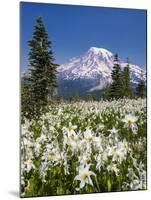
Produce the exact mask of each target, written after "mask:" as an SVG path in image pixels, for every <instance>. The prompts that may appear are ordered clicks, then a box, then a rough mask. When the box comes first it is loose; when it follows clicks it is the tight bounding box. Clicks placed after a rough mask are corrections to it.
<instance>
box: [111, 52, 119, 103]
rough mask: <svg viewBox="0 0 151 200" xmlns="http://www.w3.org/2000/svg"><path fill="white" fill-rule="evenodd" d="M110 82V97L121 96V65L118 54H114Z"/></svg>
mask: <svg viewBox="0 0 151 200" xmlns="http://www.w3.org/2000/svg"><path fill="white" fill-rule="evenodd" d="M111 76H112V83H111V86H110V98H116V99H118V98H121V97H122V79H121V66H120V64H119V59H118V54H115V56H114V66H113V69H112V73H111Z"/></svg>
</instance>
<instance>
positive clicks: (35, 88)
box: [26, 17, 58, 119]
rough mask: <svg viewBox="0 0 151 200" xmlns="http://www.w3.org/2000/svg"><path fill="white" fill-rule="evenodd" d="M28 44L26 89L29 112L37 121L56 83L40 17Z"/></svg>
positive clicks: (52, 61) (50, 51)
mask: <svg viewBox="0 0 151 200" xmlns="http://www.w3.org/2000/svg"><path fill="white" fill-rule="evenodd" d="M28 44H29V46H30V52H29V71H30V73H29V77H28V80H27V81H28V84H29V85H30V89H28V91H29V92H28V93H29V99H30V109H29V112H30V113H31V115H32V116H33V117H34V118H37V119H38V118H39V117H40V116H41V114H43V113H44V112H46V110H47V105H48V101H49V100H50V98H52V96H53V91H54V88H55V87H56V83H57V81H56V67H57V66H58V65H57V64H55V63H54V57H53V52H52V50H51V41H50V40H49V38H48V33H47V31H46V28H45V26H44V23H43V20H42V17H38V19H37V23H36V25H35V27H34V32H33V36H32V39H31V40H30V41H29V42H28ZM28 87H29V86H28ZM26 93H27V92H26Z"/></svg>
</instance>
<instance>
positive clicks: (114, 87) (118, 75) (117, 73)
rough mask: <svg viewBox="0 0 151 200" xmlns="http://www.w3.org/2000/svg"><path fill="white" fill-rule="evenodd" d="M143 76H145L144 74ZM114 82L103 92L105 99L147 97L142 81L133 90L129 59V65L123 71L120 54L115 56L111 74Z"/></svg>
mask: <svg viewBox="0 0 151 200" xmlns="http://www.w3.org/2000/svg"><path fill="white" fill-rule="evenodd" d="M142 76H143V74H142ZM111 77H112V82H111V84H110V85H107V86H106V87H105V88H104V89H103V91H102V97H103V99H119V98H125V97H126V98H134V97H141V98H143V97H145V90H146V86H145V82H144V80H143V77H142V79H141V80H140V81H139V83H138V84H137V86H136V87H135V88H132V86H133V85H132V83H131V74H130V66H129V61H128V58H127V65H126V66H125V67H124V69H123V70H122V68H121V65H120V62H119V58H118V54H115V56H114V66H113V69H112V73H111Z"/></svg>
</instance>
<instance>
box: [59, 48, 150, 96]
mask: <svg viewBox="0 0 151 200" xmlns="http://www.w3.org/2000/svg"><path fill="white" fill-rule="evenodd" d="M113 64H114V55H113V53H112V52H110V51H108V50H106V49H103V48H96V47H91V48H90V49H89V50H88V51H87V52H85V53H84V54H83V55H81V56H79V57H74V58H71V59H70V60H69V62H67V63H65V64H62V65H60V66H59V67H58V74H59V80H60V82H61V83H63V86H64V87H66V88H68V87H70V86H71V85H75V84H74V83H76V85H75V86H76V87H77V84H78V83H79V84H81V86H80V87H83V86H84V87H85V89H86V90H87V92H92V91H96V90H101V89H103V87H105V86H106V85H107V84H108V83H111V80H112V79H111V72H112V67H113ZM120 64H121V67H122V68H124V67H125V66H126V65H127V63H124V62H122V61H120ZM129 66H130V72H131V82H132V83H134V84H137V83H138V81H139V80H140V79H143V80H146V78H145V77H146V76H145V71H144V70H143V69H141V68H140V67H139V66H137V65H134V64H129ZM73 82H74V83H73ZM66 83H67V85H68V86H66Z"/></svg>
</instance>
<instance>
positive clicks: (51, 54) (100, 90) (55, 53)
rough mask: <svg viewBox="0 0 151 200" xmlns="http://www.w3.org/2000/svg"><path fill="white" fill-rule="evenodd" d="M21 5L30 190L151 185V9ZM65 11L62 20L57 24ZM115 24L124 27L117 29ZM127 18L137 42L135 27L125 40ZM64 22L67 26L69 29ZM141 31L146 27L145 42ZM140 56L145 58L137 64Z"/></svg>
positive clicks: (24, 184) (24, 167) (23, 145)
mask: <svg viewBox="0 0 151 200" xmlns="http://www.w3.org/2000/svg"><path fill="white" fill-rule="evenodd" d="M20 6H21V12H22V18H21V22H22V25H21V34H23V35H21V36H22V40H21V43H22V49H21V53H22V57H23V58H22V57H21V64H22V65H24V66H21V133H20V161H21V162H20V164H21V166H20V167H21V173H20V176H21V178H20V179H21V181H20V183H21V186H20V196H21V197H38V196H54V195H73V194H87V193H103V192H119V191H121V192H122V191H134V190H146V189H147V102H146V98H147V80H146V68H145V67H146V64H145V63H146V60H145V59H146V53H145V52H144V51H143V50H142V49H143V48H144V47H146V43H145V42H144V40H143V39H144V35H145V34H146V33H145V31H146V29H145V28H144V27H145V25H144V24H145V22H146V21H143V19H145V20H146V18H145V17H146V12H145V10H133V9H131V10H129V9H115V8H99V7H98V8H95V7H94V8H93V7H87V6H86V7H85V6H68V5H57V4H55V5H53V4H42V3H40V4H39V3H25V2H22V3H21V5H20ZM41 8H42V9H41ZM30 9H31V10H33V13H31V14H29V15H28V13H29V11H30ZM34 9H35V10H34ZM101 12H102V13H103V14H102V15H101ZM127 12H128V13H129V15H126V14H125V13H127ZM58 13H60V16H61V20H62V24H61V22H60V24H58V23H57V17H58V18H59V15H58ZM104 13H105V14H104ZM113 13H114V15H115V18H116V20H117V21H114V17H113ZM116 14H117V17H116ZM49 15H50V16H49ZM139 15H140V16H139ZM70 16H71V18H70ZM98 16H108V17H107V18H106V19H104V18H101V17H100V18H98ZM120 16H121V17H120ZM89 17H90V18H91V19H93V23H92V24H91V19H89ZM112 17H113V19H112ZM127 17H128V19H127ZM139 17H140V24H138V25H137V24H136V23H135V18H136V20H138V18H139ZM48 18H49V20H48ZM50 19H51V20H50ZM79 19H81V21H80V20H79ZM96 19H97V20H98V21H97V22H98V23H95V20H96ZM55 20H56V21H55ZM59 20H60V18H59ZM74 20H75V21H74ZM89 20H90V22H89ZM99 20H102V21H103V20H104V21H103V22H100V23H102V24H103V23H105V22H106V24H105V25H104V27H101V28H98V26H99ZM111 20H113V21H114V22H115V24H116V23H117V26H116V25H115V26H116V28H117V27H118V28H119V29H118V30H117V29H116V28H114V27H112V26H111V29H109V28H107V24H108V23H110V21H111ZM120 20H121V21H120ZM122 20H123V21H124V20H125V21H124V22H123V21H122ZM73 22H74V23H75V24H74V23H73ZM83 22H84V23H83ZM86 22H87V23H86ZM66 23H67V24H68V27H65V25H64V24H66ZM82 23H83V25H82ZM112 23H113V22H112ZM133 23H134V25H135V26H136V27H134V29H133ZM141 23H142V25H141ZM123 24H124V26H126V27H129V29H132V30H127V32H128V31H131V32H130V34H131V36H132V35H133V34H134V38H133V37H132V40H131V39H130V38H129V37H131V36H129V34H128V33H127V34H126V33H125V34H124V33H123V35H124V37H125V38H124V40H125V41H124V40H123V38H122V31H123V29H122V27H123ZM70 25H71V27H70ZM73 25H74V26H75V27H76V28H77V29H76V28H75V29H74V28H73ZM58 26H60V29H61V28H62V27H64V29H62V32H59V34H58V30H60V29H59V28H58ZM102 26H103V25H102ZM25 27H26V29H27V27H28V29H27V30H26V29H25ZM29 27H30V28H29ZM92 27H93V28H94V27H95V28H96V29H95V28H94V30H93V29H92ZM142 27H143V28H142ZM87 29H88V30H89V31H88V30H87ZM90 29H91V30H90ZM137 29H138V30H140V29H141V30H142V32H140V33H138V35H139V34H140V35H139V37H138V38H139V41H138V38H137V37H136V34H137V33H136V32H135V30H137ZM25 30H26V31H25ZM110 30H112V32H111V31H110ZM85 31H86V32H85ZM96 31H98V32H96ZM99 31H100V32H99ZM119 31H120V35H121V40H120V38H119V37H118V36H117V38H118V40H120V41H119V43H118V40H117V38H116V34H117V35H118V34H119V33H118V32H119ZM103 33H104V35H103ZM68 34H70V36H71V38H70V37H68ZM72 34H73V35H72ZM83 34H85V37H84V36H82V35H83ZM110 34H111V35H110ZM61 35H62V36H61ZM109 35H110V38H111V40H110V41H109ZM92 36H93V37H92ZM98 36H99V37H98ZM81 37H83V38H81ZM90 37H91V39H90ZM100 37H102V41H104V43H106V46H107V47H105V46H104V45H101V44H100ZM25 38H28V40H27V41H26V39H25ZM126 38H127V39H126ZM68 40H73V42H72V43H71V42H69V41H68ZM130 40H131V41H130ZM134 40H136V41H135V42H134ZM141 40H142V41H143V42H142V41H141ZM112 41H113V42H112ZM115 41H116V43H115ZM120 42H121V43H120ZM122 42H123V43H122ZM124 42H125V43H124ZM139 42H140V46H137V47H136V48H135V45H136V43H137V45H139V44H138V43H139ZM102 43H103V42H102ZM120 44H122V45H123V47H121V46H120ZM134 44H135V45H134ZM84 45H85V48H83V47H84ZM128 45H131V46H128ZM141 45H142V46H141ZM60 46H61V47H60ZM69 46H70V47H69ZM104 47H105V48H104ZM74 48H75V49H74ZM60 49H61V50H60ZM84 49H85V50H84ZM109 49H111V50H109ZM117 50H118V51H119V52H118V53H117ZM139 50H141V52H143V53H141V56H140V52H137V51H139ZM72 51H73V52H72ZM76 51H77V55H76ZM112 52H114V53H112ZM132 52H133V53H132ZM126 54H128V55H126ZM67 55H68V56H67ZM123 55H125V56H126V58H123ZM138 55H139V56H138ZM66 56H67V57H68V59H67V60H65V57H66ZM75 56H76V57H75ZM121 57H122V58H121ZM26 58H27V59H26ZM135 58H139V59H138V63H139V64H134V63H135V61H134V62H133V61H132V60H133V59H134V60H135ZM124 59H125V61H124ZM64 60H65V61H64ZM60 63H61V64H60ZM142 63H144V66H142Z"/></svg>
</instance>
